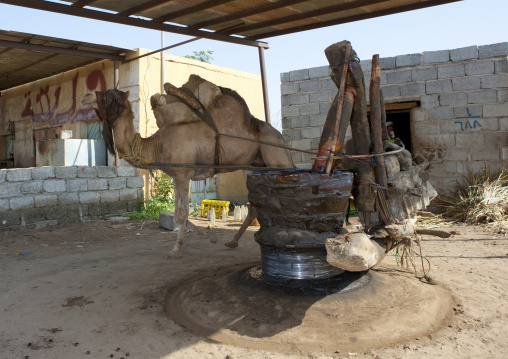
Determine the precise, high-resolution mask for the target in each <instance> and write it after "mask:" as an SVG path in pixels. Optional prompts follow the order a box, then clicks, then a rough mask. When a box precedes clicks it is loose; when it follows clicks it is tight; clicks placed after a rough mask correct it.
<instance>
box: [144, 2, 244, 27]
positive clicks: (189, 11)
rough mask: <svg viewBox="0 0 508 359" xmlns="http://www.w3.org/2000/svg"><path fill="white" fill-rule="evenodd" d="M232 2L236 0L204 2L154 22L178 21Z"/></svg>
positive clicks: (163, 16) (158, 18)
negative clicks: (183, 17)
mask: <svg viewBox="0 0 508 359" xmlns="http://www.w3.org/2000/svg"><path fill="white" fill-rule="evenodd" d="M232 1H234V0H208V1H205V2H202V3H201V4H198V5H196V6H190V7H188V8H186V9H182V10H179V11H175V12H172V13H169V14H166V15H162V16H159V17H157V18H155V19H153V21H154V22H165V21H169V20H172V19H176V18H179V17H182V16H185V15H190V14H194V13H196V12H198V11H203V10H206V9H210V8H212V7H216V6H219V5H223V4H226V3H228V2H232Z"/></svg>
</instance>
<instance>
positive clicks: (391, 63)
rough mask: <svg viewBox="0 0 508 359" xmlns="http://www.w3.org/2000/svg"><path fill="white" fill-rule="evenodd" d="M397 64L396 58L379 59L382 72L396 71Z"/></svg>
mask: <svg viewBox="0 0 508 359" xmlns="http://www.w3.org/2000/svg"><path fill="white" fill-rule="evenodd" d="M371 62H372V60H371ZM395 64H396V58H395V57H381V58H380V59H379V66H380V67H381V70H389V69H394V68H395Z"/></svg>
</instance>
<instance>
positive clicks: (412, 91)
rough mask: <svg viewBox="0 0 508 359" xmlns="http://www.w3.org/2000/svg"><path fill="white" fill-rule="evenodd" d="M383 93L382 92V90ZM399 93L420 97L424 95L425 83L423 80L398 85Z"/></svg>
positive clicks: (404, 95)
mask: <svg viewBox="0 0 508 359" xmlns="http://www.w3.org/2000/svg"><path fill="white" fill-rule="evenodd" d="M383 94H384V92H383ZM400 95H401V96H402V97H410V96H412V97H415V98H416V97H420V96H422V95H425V83H424V82H411V83H408V84H403V85H400Z"/></svg>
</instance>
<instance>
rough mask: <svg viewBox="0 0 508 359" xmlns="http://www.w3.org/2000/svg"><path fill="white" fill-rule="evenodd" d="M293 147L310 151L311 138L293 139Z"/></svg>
mask: <svg viewBox="0 0 508 359" xmlns="http://www.w3.org/2000/svg"><path fill="white" fill-rule="evenodd" d="M291 148H294V149H297V150H302V151H310V150H311V149H312V146H311V140H310V139H305V140H295V141H291Z"/></svg>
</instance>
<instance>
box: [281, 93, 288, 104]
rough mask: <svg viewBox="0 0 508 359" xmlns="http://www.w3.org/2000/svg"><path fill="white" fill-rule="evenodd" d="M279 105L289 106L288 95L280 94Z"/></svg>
mask: <svg viewBox="0 0 508 359" xmlns="http://www.w3.org/2000/svg"><path fill="white" fill-rule="evenodd" d="M280 105H281V106H289V105H290V102H289V95H282V96H281V97H280Z"/></svg>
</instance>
